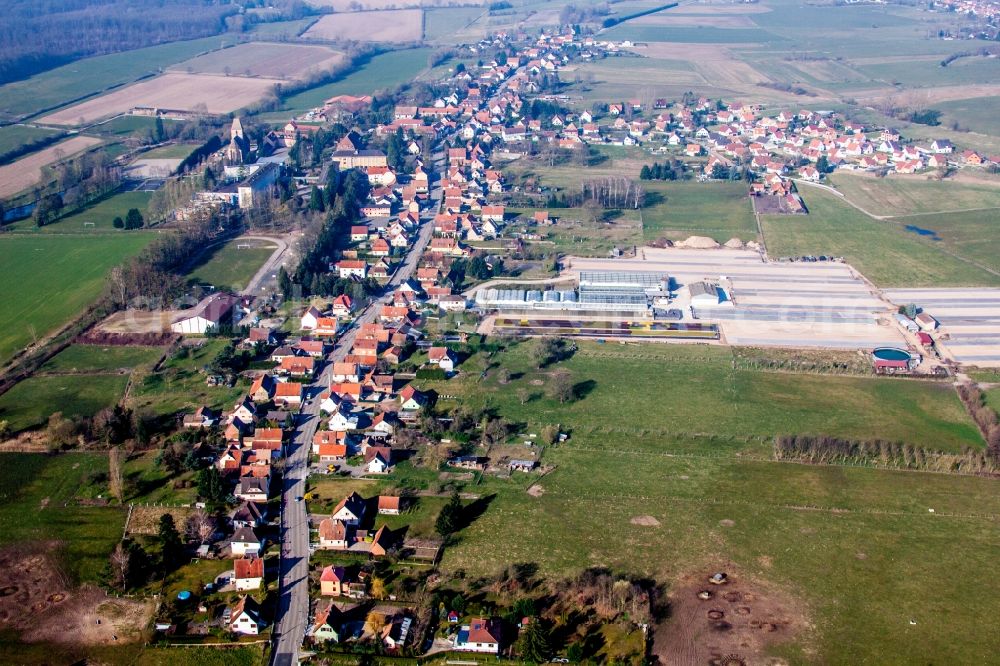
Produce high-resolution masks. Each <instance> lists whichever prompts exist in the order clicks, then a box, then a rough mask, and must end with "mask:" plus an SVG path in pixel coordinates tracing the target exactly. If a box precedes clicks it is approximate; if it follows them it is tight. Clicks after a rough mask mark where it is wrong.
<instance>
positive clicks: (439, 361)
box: [427, 347, 455, 372]
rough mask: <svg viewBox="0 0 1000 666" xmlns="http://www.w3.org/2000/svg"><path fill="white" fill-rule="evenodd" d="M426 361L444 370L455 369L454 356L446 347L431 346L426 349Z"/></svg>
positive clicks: (450, 370)
mask: <svg viewBox="0 0 1000 666" xmlns="http://www.w3.org/2000/svg"><path fill="white" fill-rule="evenodd" d="M427 362H428V363H429V364H431V365H436V366H437V367H439V368H441V369H442V370H444V371H445V372H452V371H454V370H455V356H454V354H453V353H452V351H451V350H450V349H448V348H447V347H431V348H430V349H429V350H427Z"/></svg>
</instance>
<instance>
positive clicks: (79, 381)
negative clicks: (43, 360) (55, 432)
mask: <svg viewBox="0 0 1000 666" xmlns="http://www.w3.org/2000/svg"><path fill="white" fill-rule="evenodd" d="M126 383H128V375H49V376H44V375H40V376H35V377H29V378H28V379H25V380H24V381H21V382H18V383H17V384H15V385H14V387H13V388H12V389H10V390H9V391H7V392H6V393H4V394H3V395H0V419H5V420H7V421H8V422H9V424H10V427H11V429H12V430H14V431H18V430H24V429H26V428H34V427H36V426H39V425H43V424H44V423H45V422H46V421H48V418H49V416H51V415H52V414H53V413H54V412H62V413H63V416H73V417H76V416H93V415H94V414H96V413H97V412H99V411H100V410H102V409H104V408H105V407H113V406H114V405H115V403H117V402H118V400H120V399H121V397H122V394H123V393H124V392H125V384H126Z"/></svg>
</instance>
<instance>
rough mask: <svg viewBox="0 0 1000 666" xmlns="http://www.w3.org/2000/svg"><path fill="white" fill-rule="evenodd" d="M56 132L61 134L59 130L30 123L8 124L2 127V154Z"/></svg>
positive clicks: (0, 128) (0, 132)
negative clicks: (29, 124)
mask: <svg viewBox="0 0 1000 666" xmlns="http://www.w3.org/2000/svg"><path fill="white" fill-rule="evenodd" d="M56 134H59V132H57V131H55V130H48V129H42V128H41V127H31V126H28V125H7V126H6V127H0V155H3V154H4V153H7V152H10V151H11V150H15V149H16V148H20V147H21V146H23V145H24V144H26V143H30V142H32V141H37V140H39V139H44V138H45V137H47V136H54V135H56Z"/></svg>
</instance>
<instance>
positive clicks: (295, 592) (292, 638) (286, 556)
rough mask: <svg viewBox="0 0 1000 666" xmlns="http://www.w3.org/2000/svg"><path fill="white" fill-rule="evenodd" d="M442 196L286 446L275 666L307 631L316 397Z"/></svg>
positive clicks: (426, 223)
mask: <svg viewBox="0 0 1000 666" xmlns="http://www.w3.org/2000/svg"><path fill="white" fill-rule="evenodd" d="M443 166H444V153H443V152H441V151H438V152H435V153H434V158H433V165H432V168H431V169H430V175H431V177H432V178H433V177H435V176H436V174H440V173H441V172H442V169H443ZM441 195H442V190H441V187H440V180H439V179H438V178H435V181H434V185H433V186H432V187H431V192H430V199H431V201H430V205H429V206H428V207H427V209H426V210H425V212H424V213H423V214H422V215H421V224H420V229H419V233H418V236H417V241H416V242H415V243H413V245H412V246H411V247H410V251H409V252H408V253H407V255H406V258H405V259H404V260H403V262H402V264H401V265H400V266H399V268H398V269H397V270H396V272H395V274H394V275H393V277H392V279H391V280H390V281H389V284H388V285H387V286H386V288H385V290H384V291H383V293H382V295H381V296H379V297H378V298H376V299H373V300H372V301H371V303H369V305H368V307H366V308H365V309H364V310H363V311H362V312H361V314H360V315H359V316H358V317H357V319H355V321H354V323H353V324H352V325H351V327H350V328H349V329H348V330H346V331H345V332H344V333H343V334H342V335H341V336H340V338H339V339H338V340H337V342H336V344H335V345H334V347H333V349H332V351H330V353H329V354H328V355H327V357H326V359H325V363H324V366H323V371H322V372H321V373H320V376H319V379H317V380H316V382H315V383H313V384H312V385H310V386H309V387H308V389H307V391H306V393H307V396H309V397H310V398H311V400H308V401H307V403H306V405H305V407H304V408H303V410H302V413H301V414H300V416H299V419H298V425H297V427H296V429H295V433H294V435H293V436H292V438H291V441H290V442H289V443H288V446H287V449H286V459H285V470H284V477H283V479H284V481H283V486H282V490H281V537H280V538H281V557H280V564H279V577H278V585H279V598H278V609H277V616H276V618H275V628H274V629H275V631H274V637H273V641H272V659H271V663H272V664H274V666H292V665H293V664H297V663H298V661H299V650H300V648H301V646H302V642H303V639H304V638H305V633H306V629H307V627H308V626H309V625H308V622H309V539H310V537H309V516H308V513H307V511H306V503H305V501H303V500H300V499H299V498H301V497H304V496H305V492H306V477H308V476H309V453H310V450H311V448H312V440H313V435H315V434H316V430H317V429H318V428H319V425H320V423H321V418H320V414H319V404H320V401H319V400H317V399H316V396H317V395H318V394H319V393H320V392H322V391H325V390H326V389H328V388H329V387H330V378H331V375H332V369H333V364H334V363H335V362H337V361H342V360H343V359H344V357H345V356H347V352H348V351H349V350H350V349H351V346H352V345H353V344H354V338H355V337H356V336H357V334H358V330H359V329H360V328H361V326H362V325H363V324H368V323H371V322H373V321H375V318H376V317H377V316H378V312H379V309H380V308H381V307H382V306H383V305H385V304H386V303H388V302H389V301H390V300H391V299H392V292H393V290H394V289H395V288H396V287H398V286H399V285H400V284H402V283H403V282H405V281H406V280H408V279H409V278H410V276H412V275H413V272H414V270H416V267H417V264H418V263H419V262H420V256H421V255H422V254H423V252H424V248H425V247H426V246H427V244H428V243H429V242H430V239H431V235H432V233H433V231H434V223H433V218H434V215H435V214H436V213H437V211H438V209H439V207H440V203H441Z"/></svg>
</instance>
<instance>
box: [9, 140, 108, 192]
mask: <svg viewBox="0 0 1000 666" xmlns="http://www.w3.org/2000/svg"><path fill="white" fill-rule="evenodd" d="M100 143H101V140H100V139H98V138H95V137H92V136H74V137H72V138H69V139H66V140H65V141H60V142H59V143H57V144H54V145H51V146H49V147H48V148H45V149H44V150H40V151H38V152H37V153H32V154H30V155H27V156H26V157H22V158H21V159H19V160H16V161H14V162H11V163H10V164H6V165H4V166H0V197H9V196H11V195H14V194H17V193H18V192H21V191H22V190H26V189H28V188H29V187H32V186H33V185H35V184H36V183H38V181H39V180H41V178H42V167H45V166H48V165H50V164H54V163H56V162H60V161H62V160H63V159H65V158H67V157H71V156H73V155H75V154H77V153H80V152H83V151H84V150H87V149H88V148H92V147H93V146H96V145H98V144H100Z"/></svg>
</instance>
